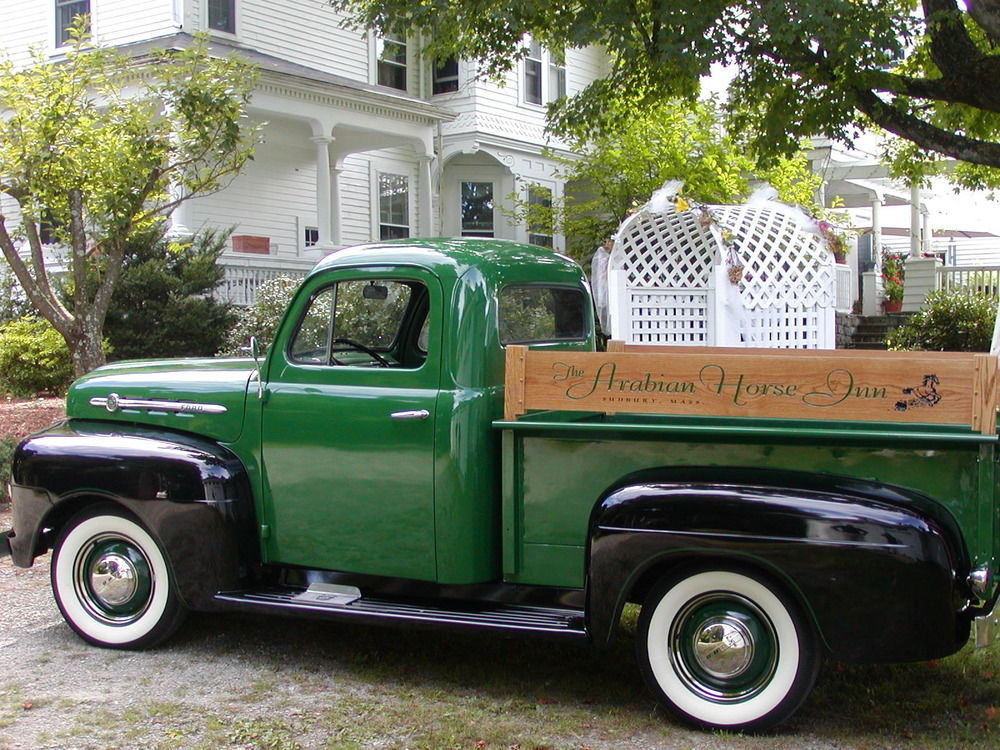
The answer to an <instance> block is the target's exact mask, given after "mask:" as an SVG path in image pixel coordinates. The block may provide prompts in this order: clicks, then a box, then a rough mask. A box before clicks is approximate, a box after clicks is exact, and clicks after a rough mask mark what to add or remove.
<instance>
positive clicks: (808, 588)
mask: <svg viewBox="0 0 1000 750" xmlns="http://www.w3.org/2000/svg"><path fill="white" fill-rule="evenodd" d="M933 505H934V504H933V502H932V501H929V500H928V499H927V498H922V497H920V496H917V495H914V494H912V493H907V492H906V491H903V490H899V489H898V488H892V487H887V486H885V485H878V484H877V483H865V482H861V481H859V480H853V479H847V478H837V477H821V478H818V477H816V476H815V475H809V474H804V473H802V474H800V473H796V472H781V473H777V472H775V473H772V472H766V471H747V470H742V469H741V470H738V471H737V470H732V471H727V470H720V469H717V468H713V469H710V470H709V469H705V470H688V471H687V472H686V474H685V478H684V479H683V480H682V479H681V478H680V476H679V475H678V474H677V473H676V472H672V471H669V470H667V471H664V472H659V473H655V472H653V473H650V472H647V473H645V474H644V475H642V476H636V477H633V478H631V481H628V482H626V483H623V484H621V485H619V486H617V487H615V488H613V489H612V490H610V491H609V492H608V493H607V494H606V495H605V496H604V497H603V498H602V499H601V501H600V502H599V504H598V506H597V507H596V509H595V512H594V515H593V518H592V522H591V535H590V556H589V561H590V562H589V566H590V567H589V577H588V612H589V621H588V626H589V628H590V631H591V633H592V634H593V635H594V638H595V640H596V641H598V642H600V641H601V639H602V638H608V637H610V633H611V630H612V628H613V625H614V622H615V621H616V620H617V617H618V615H619V613H620V610H621V607H622V606H623V605H624V603H625V601H626V600H627V599H628V598H629V597H630V596H631V597H632V598H633V599H637V598H641V596H643V595H644V590H645V588H648V586H649V585H651V584H652V582H653V581H654V580H655V579H656V578H659V577H660V576H662V575H665V574H667V573H668V572H669V571H671V570H674V569H676V566H690V565H695V566H703V565H713V566H718V565H720V564H721V565H729V566H734V565H735V566H743V567H752V568H754V569H757V570H760V571H762V572H764V573H765V574H767V575H769V576H771V577H772V578H773V579H775V580H776V581H777V582H778V583H780V584H782V585H783V586H784V587H785V588H787V589H788V590H790V591H791V592H792V593H793V594H794V595H796V596H797V597H798V598H799V599H800V601H801V603H802V604H803V606H804V608H805V610H806V611H807V612H809V613H810V614H811V616H812V617H813V620H814V622H815V624H816V626H817V629H818V631H819V633H820V635H821V637H822V639H823V641H824V643H825V644H826V646H827V648H828V649H829V651H830V653H831V654H832V655H833V656H834V657H835V658H838V659H842V660H844V661H862V662H871V661H886V662H895V661H912V660H921V659H930V658H937V657H939V656H943V655H946V654H950V653H953V652H954V651H956V650H958V648H960V647H961V645H962V644H963V643H964V642H965V640H966V639H967V638H968V619H967V618H962V617H961V616H960V615H959V614H958V613H959V610H960V609H961V608H962V605H963V603H964V601H965V597H966V596H967V592H965V591H963V590H962V587H961V585H960V584H959V583H958V581H959V580H960V579H962V578H964V573H965V572H967V570H968V558H967V553H966V551H965V548H964V545H963V544H962V541H961V535H960V534H959V533H958V530H957V527H956V526H955V525H954V522H953V521H952V520H951V519H950V516H947V514H946V512H945V511H944V510H943V509H940V506H938V509H939V510H940V513H939V514H937V515H936V516H934V517H932V516H931V515H930V514H929V513H928V512H927V510H930V509H931V508H932V507H933ZM959 571H962V575H961V576H960V575H959Z"/></svg>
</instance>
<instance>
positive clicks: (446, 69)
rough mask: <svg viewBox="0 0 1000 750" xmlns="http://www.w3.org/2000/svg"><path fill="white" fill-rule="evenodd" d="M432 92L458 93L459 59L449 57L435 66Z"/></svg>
mask: <svg viewBox="0 0 1000 750" xmlns="http://www.w3.org/2000/svg"><path fill="white" fill-rule="evenodd" d="M432 78H433V80H432V83H431V90H432V92H433V93H435V94H447V93H450V92H452V91H458V58H455V57H449V58H448V59H447V60H444V61H442V62H441V63H440V64H439V65H435V66H434V74H433V76H432Z"/></svg>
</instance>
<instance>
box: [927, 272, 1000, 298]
mask: <svg viewBox="0 0 1000 750" xmlns="http://www.w3.org/2000/svg"><path fill="white" fill-rule="evenodd" d="M937 278H938V289H965V290H968V291H974V292H982V293H984V294H988V295H989V296H990V297H993V298H995V299H997V300H1000V266H942V267H940V268H938V269H937Z"/></svg>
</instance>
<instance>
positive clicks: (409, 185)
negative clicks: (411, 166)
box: [372, 167, 413, 241]
mask: <svg viewBox="0 0 1000 750" xmlns="http://www.w3.org/2000/svg"><path fill="white" fill-rule="evenodd" d="M383 176H385V177H398V178H401V179H402V180H403V181H404V182H405V183H406V224H394V223H392V222H387V221H383V220H382V177H383ZM374 182H375V190H374V198H375V200H374V201H373V202H374V204H375V206H374V209H375V210H374V211H373V213H374V215H375V229H376V230H377V232H372V234H373V235H376V234H377V239H378V240H379V241H382V239H383V238H382V228H383V227H393V228H397V229H398V228H404V229H406V236H405V237H402V238H395V239H406V238H409V237H412V236H413V180H412V176H411V175H409V174H407V173H405V172H396V171H391V170H389V169H379V168H378V167H376V168H375V179H374Z"/></svg>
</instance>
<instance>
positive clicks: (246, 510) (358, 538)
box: [3, 239, 998, 729]
mask: <svg viewBox="0 0 1000 750" xmlns="http://www.w3.org/2000/svg"><path fill="white" fill-rule="evenodd" d="M608 348H609V351H606V352H598V351H595V349H596V347H595V337H594V326H593V313H592V306H591V300H590V296H589V292H588V287H587V283H586V280H585V277H584V275H583V273H582V272H581V270H580V268H579V267H578V266H577V265H576V264H575V263H573V262H572V261H570V260H569V259H567V258H564V257H562V256H560V255H557V254H553V253H551V252H549V251H546V250H543V249H540V248H534V247H529V246H524V245H517V244H513V243H508V242H502V241H494V240H486V239H454V240H404V241H399V242H393V243H380V244H373V245H368V246H364V247H359V248H355V249H348V250H342V251H340V252H337V253H334V254H333V255H331V256H329V257H328V258H326V259H325V260H323V261H321V262H320V263H319V264H318V265H317V266H316V268H315V269H314V270H313V271H312V272H311V273H310V274H309V276H308V277H307V278H306V279H305V280H304V282H303V283H302V285H301V287H300V288H299V290H298V291H297V293H296V295H295V297H294V299H293V300H292V302H291V304H290V306H289V308H288V310H287V313H286V314H285V316H284V319H283V322H282V323H281V325H280V327H279V329H278V331H277V333H276V336H275V339H274V342H273V345H272V346H270V348H269V349H268V351H267V353H266V355H264V356H262V357H257V356H256V350H255V356H254V358H252V359H251V358H247V359H239V360H225V359H215V360H198V361H193V360H192V361H186V360H181V361H148V362H132V363H119V364H114V365H110V366H107V367H102V368H100V369H98V370H96V371H95V372H93V373H91V374H89V375H87V376H86V377H84V378H82V379H80V380H78V381H77V382H76V383H75V384H74V385H73V387H72V389H71V390H70V393H69V397H68V401H67V414H68V419H67V420H65V421H63V422H61V423H59V424H56V425H54V426H53V427H51V428H49V429H47V430H45V431H43V432H41V433H39V434H36V435H34V436H32V437H29V438H27V439H26V440H25V441H23V442H22V443H21V445H20V446H19V447H18V449H17V451H16V454H15V456H14V462H13V467H12V484H11V487H10V491H11V495H12V497H13V507H14V521H13V530H12V531H11V532H10V533H9V534H8V535H6V536H4V537H3V543H6V544H8V545H9V547H10V551H11V555H12V558H13V561H14V563H15V564H17V565H19V566H30V565H31V564H32V563H33V561H34V560H35V558H36V557H37V556H39V555H41V554H43V553H44V552H45V551H46V550H50V549H51V550H52V551H53V555H52V563H51V571H52V572H51V579H52V588H53V591H54V594H55V598H56V601H57V603H58V605H59V608H60V610H61V611H62V613H63V615H64V616H65V619H66V621H67V622H68V623H69V625H70V627H72V628H73V629H74V630H75V631H76V632H77V633H78V634H79V635H80V636H81V637H82V638H84V639H85V640H87V641H89V642H91V643H94V644H97V645H101V646H108V647H113V648H144V647H150V646H153V645H155V644H157V643H159V642H160V641H162V640H163V639H165V638H166V637H167V636H169V635H170V634H171V633H172V632H173V631H174V630H175V628H176V627H177V626H178V624H179V623H180V621H181V619H182V617H183V614H184V613H185V611H187V610H202V611H219V610H244V611H254V612H274V613H284V614H293V615H303V616H305V615H311V616H318V617H326V618H330V619H349V620H351V619H353V620H365V621H369V622H373V623H376V622H381V623H397V624H407V623H408V624H417V625H424V626H437V627H453V628H485V629H494V630H497V631H504V632H507V633H514V634H524V635H529V634H530V635H541V636H551V637H554V638H564V639H578V640H580V641H582V642H590V643H592V644H595V645H597V646H600V645H602V644H606V643H607V642H608V641H609V639H610V637H611V635H612V633H613V632H614V629H615V628H616V626H617V624H618V622H619V620H620V617H621V613H622V611H623V608H624V607H625V605H626V604H627V603H629V602H634V603H639V604H640V605H641V611H640V615H639V621H638V632H637V634H636V639H635V640H636V653H637V656H638V662H639V665H640V669H641V671H642V672H643V674H644V676H645V678H646V680H647V682H648V683H649V686H650V688H651V690H652V691H653V692H654V694H655V695H656V697H657V699H658V700H660V701H661V702H662V703H663V704H664V705H665V706H666V707H667V708H669V709H670V710H671V711H673V712H674V713H675V714H677V715H678V716H679V717H681V718H683V719H686V720H688V721H692V722H694V723H696V724H700V725H702V726H711V727H725V728H730V729H741V728H742V729H762V728H766V727H769V726H773V725H775V724H777V723H778V722H781V721H782V720H784V719H786V718H787V717H788V716H790V715H791V714H792V713H793V712H794V711H795V710H796V709H797V708H798V706H799V705H800V704H801V703H802V701H803V700H804V699H805V697H806V695H807V694H808V693H809V691H810V689H811V688H812V685H813V683H814V681H815V678H816V674H817V670H818V668H819V665H820V662H821V660H822V659H823V658H824V657H833V658H836V659H839V660H844V661H857V662H877V661H906V660H922V659H931V658H935V657H940V656H943V655H946V654H950V653H953V652H955V651H956V650H957V649H959V648H960V647H961V646H962V645H963V644H964V643H966V641H967V640H968V638H969V633H970V626H971V625H972V623H973V622H976V623H977V624H979V623H983V624H988V623H989V619H988V617H987V615H988V613H989V612H990V611H991V610H992V608H993V605H994V603H995V600H996V598H997V574H998V560H997V545H998V528H997V519H998V514H997V476H996V462H997V438H996V434H995V423H996V390H997V384H996V373H997V363H996V358H995V357H991V356H989V355H985V354H983V355H973V354H925V353H912V354H911V353H906V354H890V353H885V354H879V355H875V356H868V355H863V354H862V353H856V352H818V351H795V352H793V351H775V350H770V351H764V350H746V349H690V348H674V349H663V350H657V349H651V348H638V347H637V348H632V347H629V346H624V345H622V344H620V343H616V342H612V343H611V345H610V346H609V347H608ZM977 634H978V635H979V636H981V637H982V638H983V639H986V638H987V637H988V635H989V631H988V628H987V627H985V626H984V627H981V628H978V627H977Z"/></svg>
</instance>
